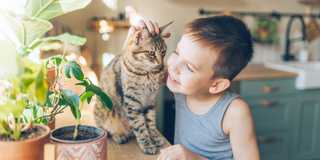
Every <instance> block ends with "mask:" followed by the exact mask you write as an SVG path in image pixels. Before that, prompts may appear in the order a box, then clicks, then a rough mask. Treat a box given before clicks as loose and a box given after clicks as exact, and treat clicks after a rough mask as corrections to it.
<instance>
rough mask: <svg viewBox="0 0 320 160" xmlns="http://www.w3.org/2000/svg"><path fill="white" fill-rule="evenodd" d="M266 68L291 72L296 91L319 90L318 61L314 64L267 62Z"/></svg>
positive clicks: (319, 64) (319, 68)
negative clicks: (293, 76) (294, 75)
mask: <svg viewBox="0 0 320 160" xmlns="http://www.w3.org/2000/svg"><path fill="white" fill-rule="evenodd" d="M265 66H266V67H268V68H272V69H276V70H281V71H287V72H293V73H296V74H297V75H298V76H297V78H296V83H295V84H296V88H297V89H315V88H320V61H316V62H305V63H302V62H267V63H265Z"/></svg>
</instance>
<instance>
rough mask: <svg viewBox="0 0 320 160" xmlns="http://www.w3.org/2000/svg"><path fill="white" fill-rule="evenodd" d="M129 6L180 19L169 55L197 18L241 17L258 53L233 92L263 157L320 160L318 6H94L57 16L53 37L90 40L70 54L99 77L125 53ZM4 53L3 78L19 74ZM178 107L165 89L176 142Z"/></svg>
mask: <svg viewBox="0 0 320 160" xmlns="http://www.w3.org/2000/svg"><path fill="white" fill-rule="evenodd" d="M19 2H20V0H17V1H15V2H11V3H19ZM126 6H132V7H134V8H135V9H136V10H137V12H138V13H140V14H141V15H142V16H143V17H145V18H147V19H151V20H153V21H156V22H158V23H159V24H160V25H161V24H166V23H168V22H169V21H174V23H173V24H172V25H171V26H170V27H169V28H168V31H169V32H171V34H172V36H171V38H170V39H168V40H167V44H168V52H167V54H170V53H171V52H172V51H173V50H174V49H175V47H176V45H177V42H178V41H179V39H180V37H181V33H182V31H183V27H184V25H185V24H186V23H188V22H190V21H191V20H193V19H195V18H199V17H206V16H214V15H217V14H227V15H233V16H236V17H238V18H240V19H242V20H243V21H244V22H245V23H246V24H247V25H248V27H249V29H250V31H251V33H252V35H253V39H254V50H255V52H254V57H253V60H252V61H251V62H250V65H248V67H247V68H246V69H245V70H244V71H243V72H242V73H241V74H240V75H239V76H238V77H237V78H236V80H235V81H234V83H233V87H232V89H233V90H234V91H236V92H238V93H239V94H240V95H241V96H242V97H243V98H244V99H245V100H246V101H247V102H248V103H249V104H250V106H251V107H252V113H253V116H254V120H255V124H256V130H257V137H258V142H259V149H260V151H261V153H262V154H261V155H262V159H266V160H267V159H268V160H289V159H290V160H292V159H294V160H320V123H319V122H320V100H319V98H320V89H319V88H320V80H319V79H320V62H319V61H320V27H319V19H320V12H319V11H320V10H319V8H320V0H93V1H92V3H91V4H90V5H89V6H88V7H86V8H85V9H82V10H79V11H75V12H72V13H70V14H67V15H64V16H61V17H58V18H55V19H54V21H53V22H54V28H53V30H51V31H50V32H49V33H47V35H58V34H61V33H64V32H70V33H73V34H76V35H80V36H83V37H86V38H87V43H86V44H85V46H82V47H80V48H79V47H74V46H65V49H67V50H68V51H69V52H70V55H71V58H72V54H73V58H76V59H77V58H78V60H79V61H80V62H81V63H82V64H83V65H84V66H85V67H87V72H88V73H90V74H92V73H93V74H94V73H95V74H96V75H97V78H99V75H100V72H101V69H102V68H103V67H104V66H106V65H107V64H108V63H109V62H110V60H111V59H112V58H113V57H114V56H115V55H118V54H121V53H122V50H121V49H122V46H123V43H124V41H125V38H126V35H127V32H128V28H129V26H130V24H129V22H128V20H127V16H126V15H125V12H124V10H125V7H126ZM7 7H10V4H7V5H6V3H4V5H2V8H7ZM12 9H14V10H16V11H19V7H18V8H12ZM0 29H1V28H0ZM1 40H4V38H3V37H2V38H1V36H0V41H1ZM1 44H3V43H1ZM8 45H10V44H8ZM62 45H64V44H59V43H58V44H54V43H53V44H48V45H47V46H44V47H43V48H41V49H40V50H39V52H38V53H35V54H33V55H32V56H34V57H33V59H35V60H36V59H40V58H45V57H48V56H50V55H54V54H61V46H62ZM0 48H2V47H1V46H0ZM6 52H7V51H2V53H1V54H0V76H8V75H10V74H12V73H14V72H16V67H15V65H14V63H15V55H7V54H6ZM173 105H174V100H173V97H172V94H171V93H170V92H169V91H168V89H167V88H166V87H163V89H162V91H161V93H160V96H159V107H158V114H157V116H158V117H157V118H158V122H157V123H158V127H159V129H160V130H161V131H162V133H163V134H164V135H165V136H166V137H167V139H168V140H169V141H170V142H172V141H173V131H174V107H173Z"/></svg>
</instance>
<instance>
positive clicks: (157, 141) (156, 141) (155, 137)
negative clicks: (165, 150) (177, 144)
mask: <svg viewBox="0 0 320 160" xmlns="http://www.w3.org/2000/svg"><path fill="white" fill-rule="evenodd" d="M150 135H151V140H152V144H153V145H155V146H157V147H162V146H163V145H164V140H163V138H162V136H161V134H160V133H159V132H158V131H157V130H150Z"/></svg>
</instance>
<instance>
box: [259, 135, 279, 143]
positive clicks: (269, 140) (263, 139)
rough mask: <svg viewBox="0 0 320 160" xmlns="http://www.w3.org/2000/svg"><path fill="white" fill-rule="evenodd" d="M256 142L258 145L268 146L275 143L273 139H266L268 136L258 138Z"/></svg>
mask: <svg viewBox="0 0 320 160" xmlns="http://www.w3.org/2000/svg"><path fill="white" fill-rule="evenodd" d="M257 141H258V143H260V144H268V143H273V142H274V141H275V138H274V137H268V136H258V137H257Z"/></svg>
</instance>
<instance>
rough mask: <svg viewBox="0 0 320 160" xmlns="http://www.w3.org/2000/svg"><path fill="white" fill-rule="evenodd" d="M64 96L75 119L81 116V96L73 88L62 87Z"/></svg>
mask: <svg viewBox="0 0 320 160" xmlns="http://www.w3.org/2000/svg"><path fill="white" fill-rule="evenodd" d="M61 93H62V98H63V99H64V100H65V102H66V103H67V105H69V106H70V108H71V112H72V114H73V116H74V118H75V119H80V118H81V112H80V108H79V103H80V98H79V96H78V95H77V94H76V93H74V92H73V91H71V90H67V89H62V90H61Z"/></svg>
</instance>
